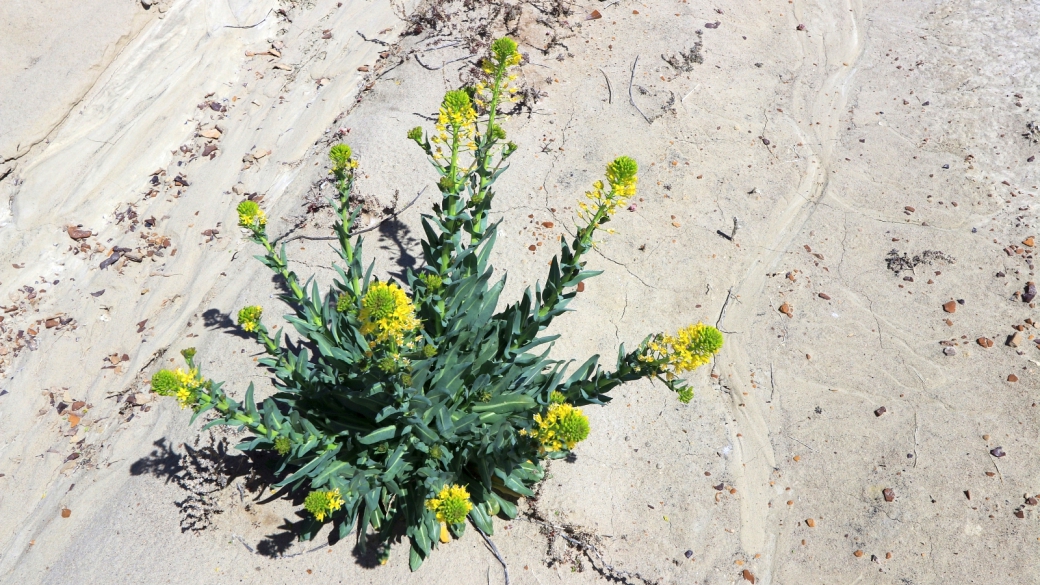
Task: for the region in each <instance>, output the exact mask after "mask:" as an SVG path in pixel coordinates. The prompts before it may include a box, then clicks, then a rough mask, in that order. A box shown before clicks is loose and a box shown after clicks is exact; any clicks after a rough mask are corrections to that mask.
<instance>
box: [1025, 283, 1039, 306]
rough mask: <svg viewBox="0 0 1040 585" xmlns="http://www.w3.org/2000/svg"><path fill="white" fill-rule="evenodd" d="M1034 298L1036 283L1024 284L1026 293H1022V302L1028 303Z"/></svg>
mask: <svg viewBox="0 0 1040 585" xmlns="http://www.w3.org/2000/svg"><path fill="white" fill-rule="evenodd" d="M1035 298H1036V283H1035V282H1033V281H1029V282H1027V283H1026V292H1024V293H1022V302H1023V303H1030V302H1032V301H1033V299H1035Z"/></svg>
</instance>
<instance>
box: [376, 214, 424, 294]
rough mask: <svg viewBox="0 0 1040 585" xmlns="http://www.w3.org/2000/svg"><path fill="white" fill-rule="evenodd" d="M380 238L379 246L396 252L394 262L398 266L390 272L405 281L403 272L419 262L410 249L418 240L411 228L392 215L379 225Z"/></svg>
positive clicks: (392, 252)
mask: <svg viewBox="0 0 1040 585" xmlns="http://www.w3.org/2000/svg"><path fill="white" fill-rule="evenodd" d="M379 235H380V236H382V237H381V238H380V244H379V248H380V249H381V250H387V251H389V252H390V253H391V254H396V259H395V260H394V264H395V265H396V266H397V267H398V269H399V270H398V271H397V272H390V276H393V277H394V278H396V279H397V280H399V281H401V282H407V279H406V278H405V274H406V273H407V272H408V270H410V269H414V268H415V267H416V266H417V265H418V264H419V259H418V258H417V257H415V256H414V255H413V254H412V252H411V250H412V249H414V248H415V247H416V246H418V245H419V240H418V239H417V238H415V236H413V235H412V230H411V229H410V228H409V227H408V226H407V225H405V223H404V222H403V221H401V220H400V219H398V218H397V217H394V218H392V219H389V220H387V221H384V222H383V223H381V224H380V225H379Z"/></svg>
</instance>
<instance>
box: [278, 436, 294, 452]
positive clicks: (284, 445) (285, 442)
mask: <svg viewBox="0 0 1040 585" xmlns="http://www.w3.org/2000/svg"><path fill="white" fill-rule="evenodd" d="M274 450H275V451H276V452H277V453H278V454H279V455H281V456H283V457H284V456H286V455H288V454H289V451H292V441H291V440H290V439H289V437H278V438H277V439H275V440H274Z"/></svg>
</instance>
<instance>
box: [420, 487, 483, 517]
mask: <svg viewBox="0 0 1040 585" xmlns="http://www.w3.org/2000/svg"><path fill="white" fill-rule="evenodd" d="M426 509H427V510H430V511H431V512H435V513H436V514H437V521H438V522H443V523H445V524H458V523H460V522H463V521H465V520H466V515H467V514H469V511H470V510H472V509H473V503H472V502H470V501H469V492H468V491H466V488H464V487H462V486H461V485H450V486H448V485H446V486H444V487H443V488H441V491H440V493H439V494H437V497H436V498H430V499H428V500H426Z"/></svg>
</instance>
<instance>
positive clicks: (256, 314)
mask: <svg viewBox="0 0 1040 585" xmlns="http://www.w3.org/2000/svg"><path fill="white" fill-rule="evenodd" d="M263 313H264V310H263V308H261V307H258V306H256V305H253V306H251V307H244V308H243V309H242V310H241V311H239V312H238V324H239V325H241V326H242V329H244V330H245V331H248V332H250V333H251V332H253V331H256V330H257V329H258V328H259V327H260V316H261V315H262V314H263Z"/></svg>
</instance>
